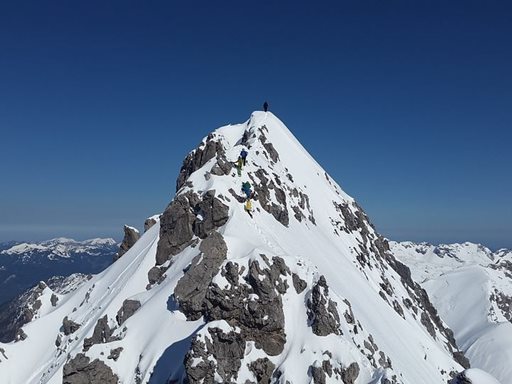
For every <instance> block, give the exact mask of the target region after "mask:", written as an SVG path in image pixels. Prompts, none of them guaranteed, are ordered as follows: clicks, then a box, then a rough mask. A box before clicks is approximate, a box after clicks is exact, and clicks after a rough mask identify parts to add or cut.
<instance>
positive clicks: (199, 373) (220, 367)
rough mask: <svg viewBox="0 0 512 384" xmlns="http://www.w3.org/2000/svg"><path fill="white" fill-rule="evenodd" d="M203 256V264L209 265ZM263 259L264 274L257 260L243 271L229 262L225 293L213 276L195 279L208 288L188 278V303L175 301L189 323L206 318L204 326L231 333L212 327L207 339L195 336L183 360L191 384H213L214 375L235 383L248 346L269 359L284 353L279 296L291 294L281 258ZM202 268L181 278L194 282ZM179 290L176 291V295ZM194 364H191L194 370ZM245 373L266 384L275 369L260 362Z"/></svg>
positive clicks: (283, 334)
mask: <svg viewBox="0 0 512 384" xmlns="http://www.w3.org/2000/svg"><path fill="white" fill-rule="evenodd" d="M219 236H220V235H219ZM210 237H211V235H210V236H209V237H208V238H207V239H206V240H208V239H210ZM206 240H204V241H203V243H204V242H205V241H206ZM222 254H224V250H223V249H222ZM206 255H207V254H206V253H205V254H204V256H203V259H202V261H201V264H202V263H205V262H208V261H206ZM261 258H262V260H264V262H265V264H266V266H267V267H266V268H262V267H260V262H259V261H258V260H252V261H250V262H249V266H248V268H247V269H246V268H245V267H242V268H240V266H239V265H238V264H237V263H233V262H227V263H226V264H225V265H224V267H223V268H222V270H221V271H220V274H221V275H222V276H224V278H225V279H226V280H227V281H228V282H229V283H230V286H229V287H224V288H221V287H219V286H218V285H217V284H215V283H214V282H212V277H213V276H210V275H208V276H203V275H204V273H205V272H204V269H203V270H202V271H201V273H200V274H199V275H198V276H200V277H201V279H202V280H204V281H205V282H206V283H207V284H204V283H202V282H200V281H197V280H196V278H193V279H192V278H188V279H187V280H188V282H187V284H185V286H186V287H188V288H187V292H186V294H187V295H189V297H191V299H192V300H189V301H183V299H180V298H179V295H178V296H177V297H178V302H179V304H180V309H181V310H182V311H183V312H184V313H185V314H186V315H187V318H189V319H198V318H199V317H200V316H204V317H205V320H206V321H207V322H214V323H215V322H216V321H226V322H227V323H228V324H229V326H230V327H232V329H233V331H230V332H227V333H226V332H225V331H221V330H220V329H217V328H215V326H212V327H210V328H208V334H206V332H205V333H203V334H201V333H200V334H198V335H197V336H196V338H195V340H194V341H193V343H192V347H191V350H190V351H189V353H188V355H187V360H186V370H187V377H188V379H189V380H190V382H191V383H195V382H201V380H204V382H205V383H209V382H213V381H211V380H212V378H213V377H214V376H215V374H218V375H220V376H221V377H222V378H223V380H224V381H225V382H233V381H235V380H236V374H237V372H238V369H239V368H240V364H241V363H240V360H241V359H242V358H243V353H244V350H245V345H246V343H247V342H248V341H254V343H255V346H256V348H258V349H262V350H263V351H264V352H265V353H266V354H267V355H269V356H276V355H279V354H280V353H281V352H282V351H283V348H284V344H285V342H286V335H285V332H284V325H285V321H284V311H283V303H282V298H281V295H282V294H284V293H286V291H287V289H288V288H289V287H288V282H287V279H286V278H285V277H286V276H289V275H291V273H290V270H289V269H288V267H287V266H286V264H285V262H284V260H283V259H282V258H280V257H274V258H273V259H272V261H270V260H268V258H267V257H266V256H264V255H261ZM218 260H219V261H220V262H222V260H221V259H218ZM201 264H194V263H193V265H192V266H191V267H190V268H189V269H188V271H187V272H186V274H185V276H186V275H188V274H189V273H190V274H191V275H192V276H195V275H196V274H197V272H196V271H195V269H197V268H198V267H200V266H201ZM219 267H220V264H219V266H217V267H216V270H217V271H219ZM185 276H184V278H185ZM191 282H194V286H196V287H197V288H198V289H197V290H196V291H191V292H190V283H191ZM180 283H181V281H180V282H178V285H179V284H180ZM177 290H178V287H177V289H176V290H175V292H176V291H177ZM182 297H183V294H182ZM234 329H236V331H234ZM208 356H214V360H215V361H211V359H208ZM198 359H201V362H200V363H197V361H198ZM192 361H195V363H194V364H192ZM249 369H250V370H251V371H252V372H253V373H254V374H255V376H256V377H257V378H258V383H260V382H261V383H266V382H270V378H271V377H272V374H273V372H274V369H275V367H274V365H273V364H272V363H271V362H270V361H269V360H268V359H258V360H257V361H255V362H253V363H252V364H251V365H250V367H249ZM230 380H231V381H230Z"/></svg>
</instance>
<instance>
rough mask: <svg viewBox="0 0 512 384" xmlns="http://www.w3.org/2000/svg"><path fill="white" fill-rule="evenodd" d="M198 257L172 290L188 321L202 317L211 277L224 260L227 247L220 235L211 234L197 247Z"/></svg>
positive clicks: (216, 233)
mask: <svg viewBox="0 0 512 384" xmlns="http://www.w3.org/2000/svg"><path fill="white" fill-rule="evenodd" d="M199 250H200V251H201V254H200V255H198V256H197V257H196V258H195V259H194V260H193V261H192V264H191V265H190V267H189V268H188V270H187V272H186V273H185V275H184V276H183V277H182V278H181V279H180V280H179V281H178V284H177V285H176V288H175V289H174V297H175V299H176V300H177V301H178V303H179V305H180V309H181V310H182V311H183V313H185V315H186V316H187V318H188V319H190V320H197V319H199V318H200V317H201V316H202V312H203V305H204V298H205V296H206V292H207V289H208V286H209V285H210V283H211V281H212V279H213V277H214V276H215V275H216V274H217V273H218V271H219V268H220V266H221V264H222V262H223V261H224V260H225V259H226V255H227V251H228V248H227V245H226V242H225V241H224V238H223V237H222V235H221V234H220V233H218V232H213V233H212V234H210V236H208V237H207V238H206V239H204V240H203V241H202V242H201V244H200V245H199Z"/></svg>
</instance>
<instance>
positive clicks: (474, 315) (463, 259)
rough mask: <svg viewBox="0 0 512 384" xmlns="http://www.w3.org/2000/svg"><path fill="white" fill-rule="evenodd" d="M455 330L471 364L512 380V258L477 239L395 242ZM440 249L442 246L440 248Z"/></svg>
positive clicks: (396, 249) (396, 251) (505, 380)
mask: <svg viewBox="0 0 512 384" xmlns="http://www.w3.org/2000/svg"><path fill="white" fill-rule="evenodd" d="M390 246H391V250H392V251H393V253H394V255H395V256H396V257H397V258H398V259H400V260H401V261H402V262H404V263H405V264H407V265H408V266H409V267H410V268H411V272H412V275H413V276H415V277H416V278H417V279H418V280H421V281H422V286H423V287H424V288H425V289H426V290H427V292H428V293H429V296H430V298H431V300H432V302H433V303H434V305H435V306H436V308H437V309H438V311H439V313H440V314H441V317H442V318H443V320H445V321H446V323H447V324H448V325H449V326H450V328H451V329H452V330H453V331H454V335H455V339H456V340H457V343H458V345H459V346H460V347H461V348H462V349H463V350H464V351H465V354H466V356H467V357H468V358H469V360H470V362H471V366H472V367H475V368H480V369H483V370H485V371H487V372H489V373H490V374H492V375H493V376H494V377H496V378H497V379H499V380H500V381H501V382H502V383H511V382H512V381H511V380H512V379H511V377H512V366H511V364H510V362H511V361H512V324H511V321H512V280H511V278H512V263H511V261H512V257H511V256H510V252H507V251H506V250H500V251H498V252H496V253H493V252H491V251H490V250H489V249H487V248H485V247H483V246H481V245H478V244H472V243H464V244H449V245H440V246H434V245H430V244H426V243H422V244H414V243H411V242H404V243H395V242H390ZM439 250H442V251H441V252H440V251H439Z"/></svg>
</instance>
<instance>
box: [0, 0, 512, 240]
mask: <svg viewBox="0 0 512 384" xmlns="http://www.w3.org/2000/svg"><path fill="white" fill-rule="evenodd" d="M511 19H512V5H510V3H509V2H505V1H499V2H495V1H485V2H484V1H410V0H403V1H355V0H354V1H319V2H301V1H299V2H297V1H258V2H256V1H254V2H250V1H232V0H226V1H216V2H212V1H200V2H198V1H192V2H186V1H182V2H175V1H123V2H120V1H119V2H115V1H11V2H7V1H4V2H2V4H1V5H0V132H1V141H0V143H1V147H0V180H1V181H0V241H3V240H11V239H17V240H20V239H27V240H33V239H34V240H37V239H45V238H49V237H55V236H71V237H75V238H78V239H81V238H86V237H92V236H113V237H115V238H117V239H120V238H121V236H122V225H123V224H125V223H127V224H131V225H135V226H137V227H139V228H140V227H141V226H142V223H143V221H144V219H145V218H146V217H147V216H149V215H152V214H155V213H158V212H161V211H162V210H163V209H164V208H165V206H166V205H167V203H168V202H169V201H170V200H171V198H172V196H173V194H174V186H175V180H176V176H177V174H178V171H179V168H180V166H181V162H182V160H183V158H184V157H185V155H186V154H187V153H188V151H189V150H191V149H193V148H194V147H195V146H196V145H197V144H198V143H199V141H200V140H201V138H202V137H203V136H205V135H206V134H207V133H208V132H209V131H211V130H213V129H215V128H217V127H218V126H221V125H224V124H226V123H238V122H243V121H245V120H246V119H247V118H248V117H249V115H250V113H251V112H252V111H253V110H255V109H259V108H260V106H261V104H262V102H263V100H265V99H268V101H269V102H270V104H271V109H272V110H273V112H274V113H275V114H276V115H277V116H278V117H280V118H281V119H282V120H283V121H284V122H285V123H286V124H287V125H288V126H289V127H290V129H292V131H293V132H294V133H295V135H296V136H297V137H298V139H299V140H300V141H301V142H302V143H303V145H304V146H305V147H306V148H307V149H308V150H309V151H310V152H311V154H312V155H313V156H314V157H315V158H316V159H317V160H318V161H319V162H320V164H322V165H323V167H324V168H325V169H326V170H327V171H328V172H329V173H330V174H331V175H332V176H333V177H334V178H335V179H336V180H337V181H338V182H339V183H340V184H341V186H342V187H343V188H344V189H345V190H346V191H347V192H348V193H349V194H351V195H352V196H354V197H355V198H356V199H357V200H358V201H359V203H360V204H361V205H362V206H363V208H364V209H365V210H366V211H367V213H368V214H369V216H370V217H371V219H372V221H373V222H374V224H375V225H376V227H377V229H378V230H379V231H380V232H381V233H383V234H384V235H386V236H388V237H390V238H393V239H398V240H405V239H410V240H416V241H420V240H425V241H430V242H434V243H435V242H454V241H465V240H468V241H473V242H481V243H484V244H486V245H488V246H490V247H492V248H497V247H512V193H511V191H512V180H511V179H512V177H511V171H510V168H511V165H512V151H511V143H512V134H511V127H512V23H511V22H510V20H511Z"/></svg>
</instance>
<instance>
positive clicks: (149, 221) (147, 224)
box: [144, 216, 158, 232]
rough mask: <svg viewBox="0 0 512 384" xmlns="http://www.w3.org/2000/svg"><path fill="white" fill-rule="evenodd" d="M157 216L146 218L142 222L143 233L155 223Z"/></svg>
mask: <svg viewBox="0 0 512 384" xmlns="http://www.w3.org/2000/svg"><path fill="white" fill-rule="evenodd" d="M157 222H158V221H157V216H152V217H148V218H147V219H146V220H145V221H144V232H147V231H148V230H149V228H151V227H152V226H153V225H155V224H156V223H157Z"/></svg>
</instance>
